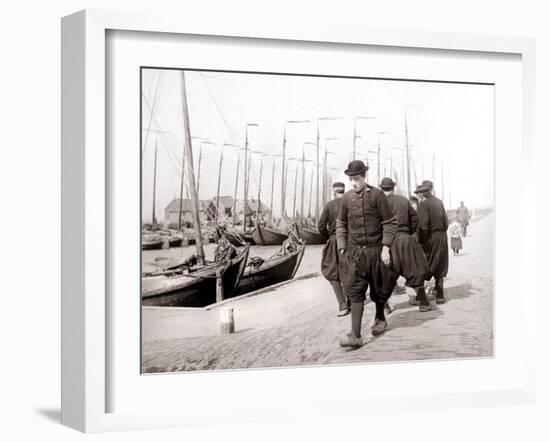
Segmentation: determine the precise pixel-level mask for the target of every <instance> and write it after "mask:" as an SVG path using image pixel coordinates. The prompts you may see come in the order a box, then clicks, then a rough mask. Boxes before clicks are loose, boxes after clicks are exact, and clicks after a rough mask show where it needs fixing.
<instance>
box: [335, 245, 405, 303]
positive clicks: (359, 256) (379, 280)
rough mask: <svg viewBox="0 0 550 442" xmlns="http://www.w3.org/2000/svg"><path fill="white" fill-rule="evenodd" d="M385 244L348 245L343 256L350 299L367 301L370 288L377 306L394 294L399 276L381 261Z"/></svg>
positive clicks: (343, 277)
mask: <svg viewBox="0 0 550 442" xmlns="http://www.w3.org/2000/svg"><path fill="white" fill-rule="evenodd" d="M381 252H382V245H376V246H348V247H347V248H346V250H345V252H344V253H343V254H342V255H341V256H340V280H341V281H342V286H343V287H344V292H345V293H346V295H347V296H348V298H349V300H350V301H351V302H352V303H354V302H364V301H365V299H366V295H365V294H366V292H367V289H369V288H370V291H369V294H370V298H371V300H372V301H373V302H374V303H379V302H386V301H387V300H388V298H389V297H390V295H391V294H392V292H393V288H394V286H395V281H396V276H395V272H394V271H393V270H392V269H391V267H389V266H387V265H385V264H384V263H383V262H382V260H381V259H380V253H381Z"/></svg>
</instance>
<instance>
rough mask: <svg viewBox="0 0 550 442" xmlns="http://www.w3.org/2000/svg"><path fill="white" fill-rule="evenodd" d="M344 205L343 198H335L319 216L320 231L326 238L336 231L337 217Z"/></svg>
mask: <svg viewBox="0 0 550 442" xmlns="http://www.w3.org/2000/svg"><path fill="white" fill-rule="evenodd" d="M341 205H342V198H335V199H333V200H331V201H329V202H328V203H327V205H326V206H325V208H324V209H323V211H322V212H321V215H320V216H319V224H318V228H319V233H320V234H321V235H323V237H324V238H325V239H328V238H329V237H330V236H332V235H334V234H335V233H336V218H337V217H338V212H339V211H340V206H341Z"/></svg>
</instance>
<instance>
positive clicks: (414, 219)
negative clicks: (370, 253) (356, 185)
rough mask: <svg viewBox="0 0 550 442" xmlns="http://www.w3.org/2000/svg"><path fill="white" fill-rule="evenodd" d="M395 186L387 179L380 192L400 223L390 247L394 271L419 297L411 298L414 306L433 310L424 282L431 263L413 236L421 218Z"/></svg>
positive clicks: (423, 310)
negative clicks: (395, 190)
mask: <svg viewBox="0 0 550 442" xmlns="http://www.w3.org/2000/svg"><path fill="white" fill-rule="evenodd" d="M394 188H395V183H394V181H393V180H392V179H391V178H384V179H383V180H382V182H381V183H380V189H382V191H383V192H384V194H385V195H386V199H387V200H388V204H389V205H390V208H391V210H392V212H393V215H394V216H395V218H396V220H397V233H396V235H395V239H394V241H393V244H392V246H391V249H390V251H391V257H392V268H393V270H394V272H395V273H396V275H395V276H396V278H398V277H399V275H401V276H403V277H404V278H405V280H406V282H405V285H406V286H407V287H411V288H412V289H413V290H414V291H415V293H416V298H414V297H413V298H411V300H412V301H411V304H412V305H419V309H420V311H421V312H427V311H430V310H433V309H434V308H435V306H433V305H432V304H430V302H429V301H428V298H427V297H426V291H425V290H424V279H425V277H426V274H427V272H428V263H427V261H426V256H425V255H424V251H423V250H422V247H420V244H418V241H417V240H416V238H414V237H413V236H412V234H413V233H414V232H416V229H417V227H418V216H417V214H416V211H415V210H414V209H413V207H412V206H411V204H410V202H409V200H407V198H405V197H404V196H401V195H396V194H395V193H394Z"/></svg>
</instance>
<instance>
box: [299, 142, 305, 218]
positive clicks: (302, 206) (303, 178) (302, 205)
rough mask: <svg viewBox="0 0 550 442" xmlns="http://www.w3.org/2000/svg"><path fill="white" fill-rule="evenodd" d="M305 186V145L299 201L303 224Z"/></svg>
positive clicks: (303, 148)
mask: <svg viewBox="0 0 550 442" xmlns="http://www.w3.org/2000/svg"><path fill="white" fill-rule="evenodd" d="M305 184H306V150H305V143H304V146H303V147H302V191H301V192H300V196H301V200H300V220H301V221H302V223H303V220H304V190H305Z"/></svg>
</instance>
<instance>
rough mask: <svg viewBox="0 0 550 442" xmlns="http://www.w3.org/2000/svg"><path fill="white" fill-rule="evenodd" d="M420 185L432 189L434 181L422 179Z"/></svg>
mask: <svg viewBox="0 0 550 442" xmlns="http://www.w3.org/2000/svg"><path fill="white" fill-rule="evenodd" d="M421 186H422V187H426V188H428V189H430V190H432V189H433V188H434V183H432V182H431V181H430V180H424V181H422V184H421Z"/></svg>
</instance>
